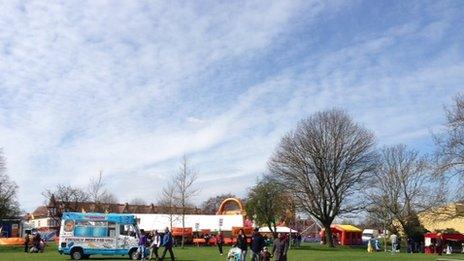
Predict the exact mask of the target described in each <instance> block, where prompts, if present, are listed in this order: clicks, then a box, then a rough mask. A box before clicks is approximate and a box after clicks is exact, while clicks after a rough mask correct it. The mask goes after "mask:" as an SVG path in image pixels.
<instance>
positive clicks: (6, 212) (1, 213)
mask: <svg viewBox="0 0 464 261" xmlns="http://www.w3.org/2000/svg"><path fill="white" fill-rule="evenodd" d="M17 189H18V186H17V185H16V183H15V182H14V181H12V180H11V179H10V177H9V176H8V175H7V174H6V159H5V157H4V156H3V152H2V150H1V149H0V217H5V218H7V217H17V216H18V215H19V214H20V212H21V211H20V209H19V207H18V206H19V204H18V202H17V200H16V196H17Z"/></svg>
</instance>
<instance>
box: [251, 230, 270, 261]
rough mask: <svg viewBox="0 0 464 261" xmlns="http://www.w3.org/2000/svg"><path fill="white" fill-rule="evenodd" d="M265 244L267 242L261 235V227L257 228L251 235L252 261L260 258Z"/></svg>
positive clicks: (257, 260)
mask: <svg viewBox="0 0 464 261" xmlns="http://www.w3.org/2000/svg"><path fill="white" fill-rule="evenodd" d="M265 246H266V242H264V238H263V236H262V235H261V233H259V229H258V228H255V231H254V233H253V236H252V237H251V251H252V256H251V261H259V260H260V258H259V255H260V253H261V251H262V250H263V248H264V247H265Z"/></svg>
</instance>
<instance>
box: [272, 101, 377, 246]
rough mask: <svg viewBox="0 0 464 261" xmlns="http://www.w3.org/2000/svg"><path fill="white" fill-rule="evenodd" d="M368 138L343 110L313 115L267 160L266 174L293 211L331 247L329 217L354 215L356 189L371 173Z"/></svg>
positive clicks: (357, 205) (360, 204) (371, 141)
mask: <svg viewBox="0 0 464 261" xmlns="http://www.w3.org/2000/svg"><path fill="white" fill-rule="evenodd" d="M374 143H375V139H374V135H373V133H372V132H370V131H368V130H367V129H365V128H363V127H361V126H360V125H358V124H356V123H354V122H353V120H352V119H351V118H350V117H349V116H348V115H347V114H346V113H345V112H343V111H340V110H336V109H333V110H329V111H323V112H317V113H315V114H313V115H312V116H310V117H309V118H307V119H304V120H302V121H300V122H299V123H298V125H297V127H296V129H295V130H294V131H291V132H290V133H288V134H287V135H285V136H284V137H283V138H282V140H281V142H280V144H279V146H278V148H277V150H276V152H275V153H274V155H273V156H272V158H271V159H270V160H269V163H268V164H269V169H270V171H271V173H272V174H273V176H274V178H275V179H276V180H278V181H279V182H280V183H281V184H282V185H283V186H284V187H285V189H286V190H287V191H290V192H291V193H292V194H293V197H294V199H295V203H296V206H297V207H298V208H299V209H300V210H301V211H303V212H305V213H307V214H309V215H312V216H313V217H315V218H316V219H318V220H319V221H320V222H321V224H322V225H323V226H324V229H325V235H326V242H327V243H328V245H329V246H330V247H333V246H334V244H333V239H332V231H331V228H330V226H331V224H332V222H333V220H334V219H335V217H337V216H339V215H342V214H347V213H351V212H353V211H356V210H360V209H361V208H362V207H363V198H362V197H360V196H359V193H356V192H359V191H360V190H362V189H364V188H365V185H366V180H367V178H368V176H369V173H371V172H372V171H373V170H374V168H375V156H376V154H375V151H374V149H373V148H374Z"/></svg>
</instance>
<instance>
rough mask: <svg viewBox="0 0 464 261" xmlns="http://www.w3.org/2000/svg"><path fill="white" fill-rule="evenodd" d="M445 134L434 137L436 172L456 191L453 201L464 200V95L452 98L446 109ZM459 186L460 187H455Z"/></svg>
mask: <svg viewBox="0 0 464 261" xmlns="http://www.w3.org/2000/svg"><path fill="white" fill-rule="evenodd" d="M444 130H445V132H444V133H443V134H441V135H436V136H435V141H436V144H437V148H438V149H437V151H436V156H437V157H436V159H437V163H438V164H437V167H438V168H437V172H438V174H440V175H441V174H445V175H442V176H443V177H446V178H448V179H450V180H451V181H452V182H453V183H454V185H453V186H454V187H457V188H458V189H457V190H456V191H455V193H450V194H454V195H456V197H454V198H451V200H454V201H462V200H464V182H463V180H464V179H463V178H464V94H458V95H457V96H456V97H455V98H454V103H453V104H452V106H450V107H447V108H446V124H445V129H444ZM456 185H460V186H456Z"/></svg>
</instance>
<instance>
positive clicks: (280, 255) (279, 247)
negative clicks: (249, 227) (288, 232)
mask: <svg viewBox="0 0 464 261" xmlns="http://www.w3.org/2000/svg"><path fill="white" fill-rule="evenodd" d="M287 252H288V240H287V239H286V237H285V235H282V234H279V235H278V237H277V239H276V240H274V245H273V246H272V255H273V256H274V260H275V261H287Z"/></svg>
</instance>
